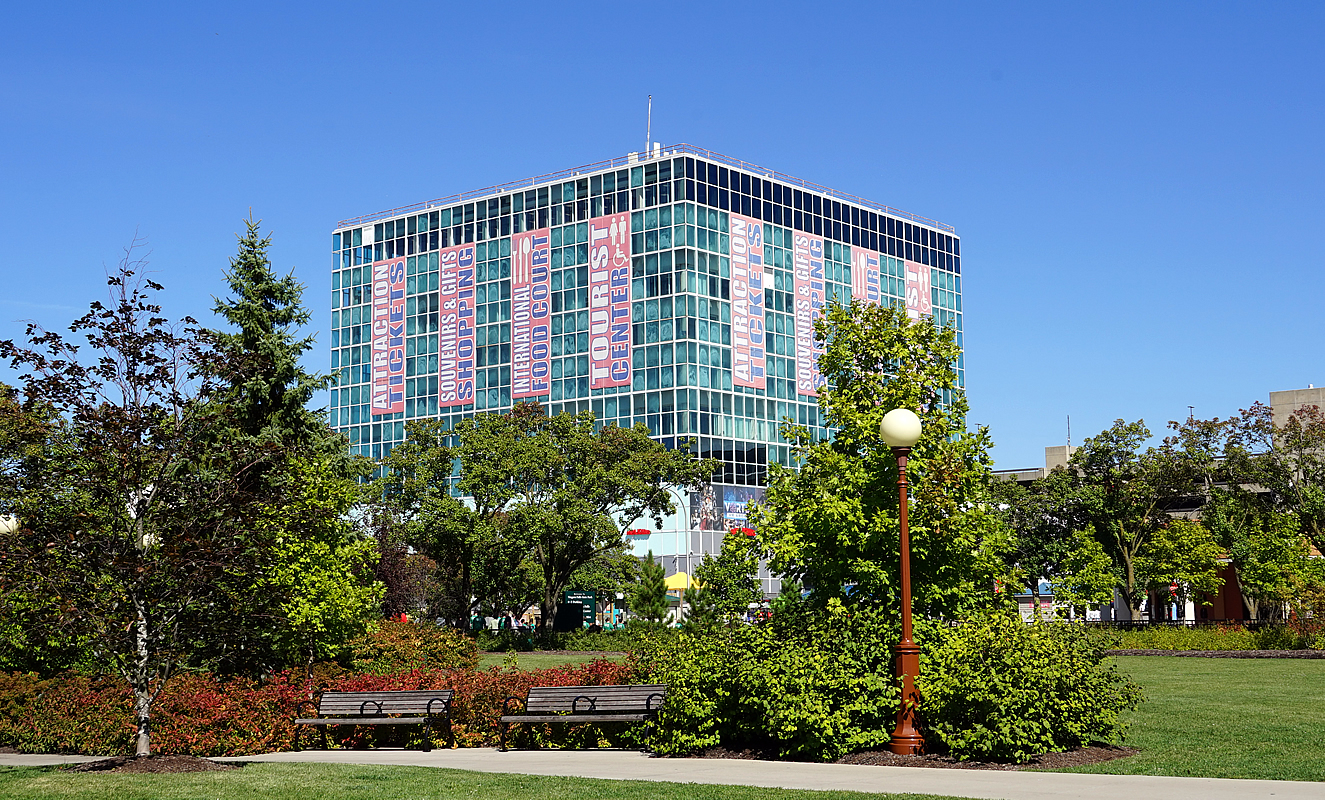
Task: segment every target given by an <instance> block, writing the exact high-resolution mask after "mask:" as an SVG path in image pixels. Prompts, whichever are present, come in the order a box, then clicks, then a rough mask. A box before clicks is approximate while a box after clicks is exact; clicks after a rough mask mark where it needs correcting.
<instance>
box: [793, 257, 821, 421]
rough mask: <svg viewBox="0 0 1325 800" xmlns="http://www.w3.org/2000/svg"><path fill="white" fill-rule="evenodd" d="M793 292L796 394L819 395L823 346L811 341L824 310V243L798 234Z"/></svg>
mask: <svg viewBox="0 0 1325 800" xmlns="http://www.w3.org/2000/svg"><path fill="white" fill-rule="evenodd" d="M792 245H793V257H794V260H795V263H794V265H793V279H794V288H795V290H796V295H795V297H796V300H795V305H796V393H797V394H805V395H812V396H814V395H818V394H819V389H820V388H821V387H822V386H823V385H824V383H825V381H824V377H823V375H821V374H819V355H820V354H821V353H822V352H823V347H822V345H820V344H818V343H816V342H815V340H814V321H815V320H816V319H818V318H819V315H820V314H821V313H823V307H824V240H823V239H820V238H817V237H814V236H807V235H806V234H804V233H797V234H795V236H794V237H793V238H792Z"/></svg>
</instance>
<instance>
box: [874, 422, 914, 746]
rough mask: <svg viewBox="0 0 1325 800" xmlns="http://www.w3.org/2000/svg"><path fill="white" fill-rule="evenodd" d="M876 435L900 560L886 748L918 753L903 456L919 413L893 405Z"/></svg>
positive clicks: (909, 552) (909, 551) (912, 440)
mask: <svg viewBox="0 0 1325 800" xmlns="http://www.w3.org/2000/svg"><path fill="white" fill-rule="evenodd" d="M879 435H880V436H881V437H883V441H885V442H887V444H888V446H889V447H890V448H892V451H893V455H894V456H896V458H897V494H898V499H899V501H900V502H899V505H898V509H899V510H898V520H899V522H900V523H901V524H900V527H901V541H900V548H899V549H900V551H901V553H900V555H901V561H902V641H900V642H898V643H897V647H896V648H895V650H894V653H895V654H896V661H895V662H894V663H895V665H896V674H897V677H898V678H900V679H901V682H902V698H901V704H900V705H899V707H898V709H897V728H896V729H894V730H893V735H892V738H891V739H889V740H888V749H889V750H890V751H892V752H894V753H897V754H898V755H909V754H914V753H922V752H924V749H925V740H924V739H923V738H921V736H920V730H919V728H918V727H917V725H916V719H917V716H918V714H919V711H920V693H919V692H918V691H916V676H917V675H918V674H919V673H920V645H918V644H916V643H915V641H914V640H912V638H911V537H910V533H909V531H908V530H907V522H906V511H907V482H906V457H907V456H908V455H910V453H911V447H912V446H913V445H914V444H915V443H916V442H918V441H920V417H917V416H916V415H915V413H914V412H912V411H909V410H907V409H905V408H895V409H893V410H892V411H889V412H888V413H887V414H884V415H883V420H882V421H881V422H880V423H879Z"/></svg>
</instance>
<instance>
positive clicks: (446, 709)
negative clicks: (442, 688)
mask: <svg viewBox="0 0 1325 800" xmlns="http://www.w3.org/2000/svg"><path fill="white" fill-rule="evenodd" d="M433 703H441V704H442V714H444V715H445V716H448V717H449V716H451V701H450V700H445V699H443V698H440V697H434V698H432V699H431V700H429V701H428V710H427V714H428V716H430V717H431V716H432V713H433V712H432V704H433Z"/></svg>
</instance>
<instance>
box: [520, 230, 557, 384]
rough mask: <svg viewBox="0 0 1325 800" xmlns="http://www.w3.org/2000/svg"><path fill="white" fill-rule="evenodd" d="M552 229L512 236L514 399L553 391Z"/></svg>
mask: <svg viewBox="0 0 1325 800" xmlns="http://www.w3.org/2000/svg"><path fill="white" fill-rule="evenodd" d="M550 241H551V230H550V229H549V228H540V229H538V230H536V231H527V232H525V233H516V234H512V235H511V397H512V398H513V399H517V400H518V399H520V398H524V397H538V396H540V395H545V394H549V393H550V392H551V391H552V382H551V376H552V371H551V361H550V359H549V355H550V352H551V351H550V349H549V342H550V338H549V336H550V333H551V329H550V326H549V323H550V321H551V317H550V316H549V311H550V310H551V303H550V295H549V291H550V290H549V288H548V286H549V282H548V279H549V277H550V275H551V272H550V271H549V266H548V265H549V264H550V260H549V254H550V253H551V250H550V248H549V242H550Z"/></svg>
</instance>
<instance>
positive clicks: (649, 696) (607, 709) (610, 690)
mask: <svg viewBox="0 0 1325 800" xmlns="http://www.w3.org/2000/svg"><path fill="white" fill-rule="evenodd" d="M666 696H667V685H666V684H663V683H654V684H638V685H631V686H624V685H616V686H533V687H530V689H529V694H528V696H527V697H525V698H523V699H521V698H519V697H508V698H506V702H505V703H503V704H502V717H501V737H500V742H501V747H500V749H501V751H502V752H506V733H507V731H508V730H509V729H510V726H511V725H514V724H518V723H521V722H534V723H552V724H557V725H578V724H581V723H586V722H643V721H646V720H652V719H653V718H654V717H655V716H657V714H658V712H659V711H661V710H662V705H663V700H664V699H665V698H666ZM512 703H522V704H523V705H524V713H521V714H512V713H511V710H512V708H511V705H512Z"/></svg>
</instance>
